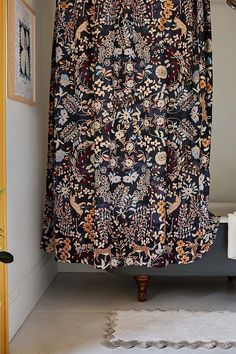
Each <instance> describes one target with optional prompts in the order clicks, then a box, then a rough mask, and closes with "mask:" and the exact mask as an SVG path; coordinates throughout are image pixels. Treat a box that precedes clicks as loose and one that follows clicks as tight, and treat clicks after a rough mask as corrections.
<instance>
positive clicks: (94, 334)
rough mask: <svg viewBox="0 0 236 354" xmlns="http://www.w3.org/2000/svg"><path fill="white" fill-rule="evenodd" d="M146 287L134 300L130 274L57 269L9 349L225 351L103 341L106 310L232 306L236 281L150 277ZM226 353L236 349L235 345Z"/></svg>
mask: <svg viewBox="0 0 236 354" xmlns="http://www.w3.org/2000/svg"><path fill="white" fill-rule="evenodd" d="M148 293H149V299H148V301H147V302H146V303H139V302H137V300H136V285H135V283H134V281H133V279H132V278H130V277H122V276H118V275H114V274H108V273H104V274H103V273H101V274H96V273H58V275H57V277H56V278H55V280H54V282H53V283H52V284H51V286H50V287H49V288H48V290H47V291H46V293H45V294H44V296H43V297H42V298H41V300H40V301H39V303H38V304H37V306H36V307H35V308H34V310H33V312H32V313H31V314H30V316H29V317H28V319H27V320H26V321H25V323H24V324H23V326H22V327H21V328H20V330H19V331H18V333H17V335H16V336H15V337H14V338H13V340H12V341H11V343H10V354H95V353H96V354H107V353H110V354H113V353H114V354H115V353H119V354H123V353H127V354H133V353H135V354H139V353H148V354H150V353H157V352H159V354H162V353H163V354H166V353H168V354H177V353H181V354H189V353H194V354H210V353H212V354H223V352H224V351H222V350H217V349H211V350H203V349H197V350H190V349H185V350H184V349H177V350H174V349H168V348H166V349H161V350H158V349H155V348H148V349H138V348H132V349H122V348H116V349H108V348H106V347H104V346H103V344H102V340H103V333H104V327H105V323H106V314H107V312H109V311H112V310H117V309H123V310H124V309H155V308H165V309H166V308H168V309H170V308H185V309H203V310H206V309H220V310H226V309H227V310H232V311H236V287H234V286H232V284H230V283H228V282H227V280H226V279H225V278H212V279H209V278H192V279H190V278H181V279H180V278H165V279H162V278H152V281H151V283H150V286H149V292H148ZM170 330H171V328H170ZM225 352H226V351H225ZM227 353H230V354H232V353H235V354H236V349H231V350H228V351H227Z"/></svg>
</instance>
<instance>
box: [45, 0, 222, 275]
mask: <svg viewBox="0 0 236 354" xmlns="http://www.w3.org/2000/svg"><path fill="white" fill-rule="evenodd" d="M212 81H213V79H212V46H211V19H210V0H63V1H62V0H58V1H57V10H56V20H55V29H54V40H53V54H52V74H51V92H50V114H49V144H48V171H47V193H46V204H45V213H44V223H43V235H42V239H41V248H42V249H44V250H45V251H47V252H51V253H54V255H55V259H56V260H57V261H58V262H67V263H83V264H90V265H93V266H94V267H95V268H101V269H106V268H108V267H119V266H131V265H133V266H146V267H156V268H160V267H166V266H168V265H169V264H174V263H175V264H189V263H192V262H194V261H196V260H198V259H200V258H202V256H203V254H205V253H206V252H207V251H208V250H209V249H210V247H211V246H212V244H213V242H214V240H215V237H216V234H217V230H218V227H219V220H220V218H219V216H215V215H213V214H212V213H211V212H210V211H209V209H208V200H209V188H210V172H209V170H210V150H211V125H212V91H213V87H212Z"/></svg>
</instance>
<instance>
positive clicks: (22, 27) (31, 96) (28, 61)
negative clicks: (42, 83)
mask: <svg viewBox="0 0 236 354" xmlns="http://www.w3.org/2000/svg"><path fill="white" fill-rule="evenodd" d="M7 62H8V98H9V99H12V100H14V101H18V102H21V103H25V104H28V105H34V104H35V103H36V15H35V12H34V10H33V9H32V7H31V6H30V5H29V4H28V3H27V2H26V1H25V0H8V61H7Z"/></svg>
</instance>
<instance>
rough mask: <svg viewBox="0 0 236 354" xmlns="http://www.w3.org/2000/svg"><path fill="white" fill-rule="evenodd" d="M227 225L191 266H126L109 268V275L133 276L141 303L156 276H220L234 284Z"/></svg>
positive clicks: (235, 271) (235, 264) (235, 273)
mask: <svg viewBox="0 0 236 354" xmlns="http://www.w3.org/2000/svg"><path fill="white" fill-rule="evenodd" d="M227 236H228V224H227V222H221V223H220V226H219V229H218V232H217V235H216V238H215V241H214V244H213V245H212V246H211V248H210V250H209V251H208V252H207V253H205V254H204V255H203V257H202V258H201V259H198V260H196V261H195V262H194V263H191V264H171V265H169V266H167V267H165V268H159V269H157V268H155V269H154V268H147V267H137V266H129V267H128V266H127V267H121V268H114V269H113V268H111V269H108V270H107V271H108V272H110V273H117V274H123V275H127V276H133V277H134V279H135V281H136V283H137V286H138V294H137V298H138V300H139V301H141V302H143V301H146V300H147V287H148V283H149V281H150V279H151V277H154V276H155V277H158V276H160V277H161V276H166V277H167V276H193V277H194V276H212V277H214V276H222V277H227V278H228V280H229V281H232V282H234V283H236V260H232V259H229V258H228V257H227V246H228V243H227Z"/></svg>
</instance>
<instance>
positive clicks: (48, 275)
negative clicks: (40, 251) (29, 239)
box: [9, 254, 58, 340]
mask: <svg viewBox="0 0 236 354" xmlns="http://www.w3.org/2000/svg"><path fill="white" fill-rule="evenodd" d="M57 272H58V264H57V262H55V260H54V257H53V256H51V255H48V254H45V255H44V256H43V257H42V258H41V259H40V261H39V262H37V263H36V264H35V266H34V267H33V268H32V269H31V270H30V271H29V272H28V273H27V274H26V276H25V277H24V279H22V281H21V282H20V284H19V285H18V286H17V287H16V288H15V289H14V291H12V292H11V293H9V339H10V340H11V339H12V338H13V337H14V335H15V334H16V333H17V331H18V330H19V328H20V327H21V325H22V324H23V322H24V321H25V319H26V318H27V317H28V316H29V314H30V312H31V311H32V309H33V308H34V306H35V305H36V304H37V302H38V301H39V299H40V298H41V296H42V295H43V294H44V292H45V290H46V289H47V288H48V286H49V285H50V284H51V282H52V280H53V279H54V277H55V276H56V274H57Z"/></svg>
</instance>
